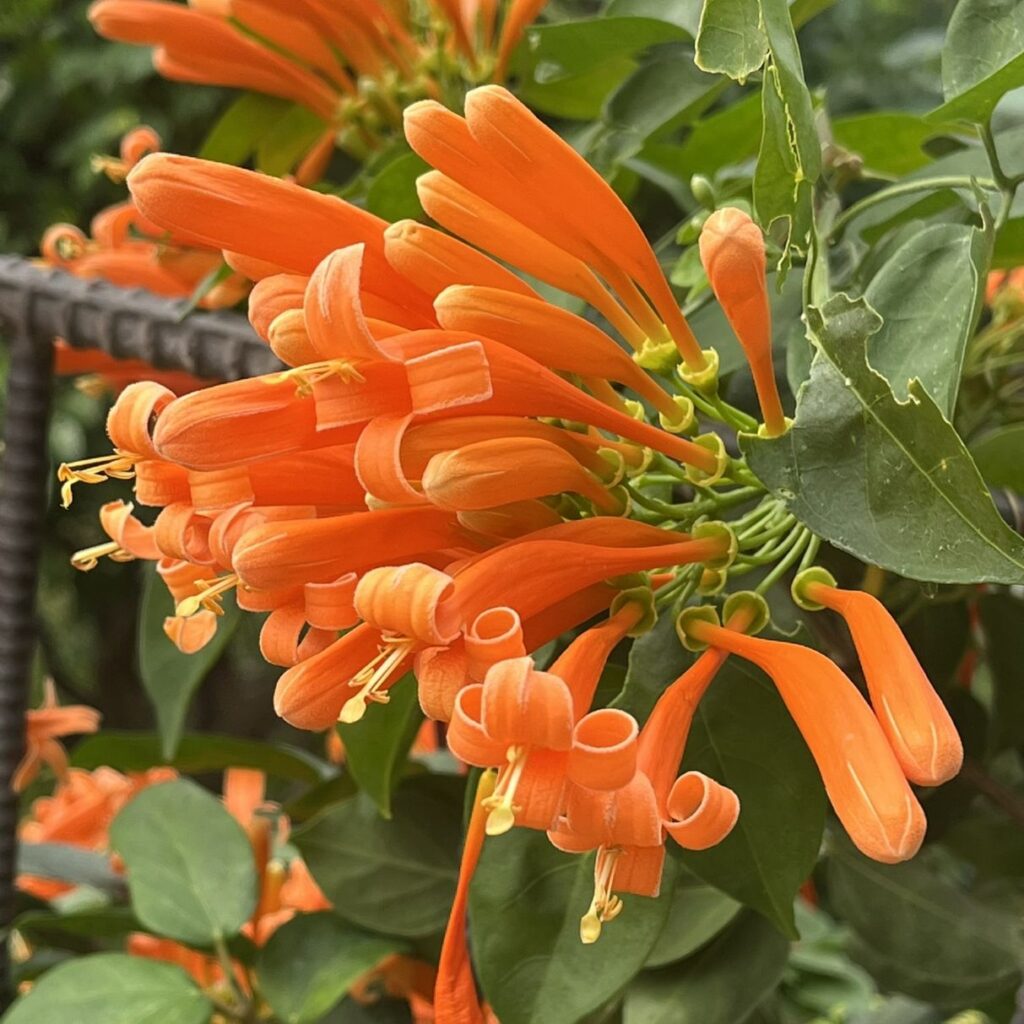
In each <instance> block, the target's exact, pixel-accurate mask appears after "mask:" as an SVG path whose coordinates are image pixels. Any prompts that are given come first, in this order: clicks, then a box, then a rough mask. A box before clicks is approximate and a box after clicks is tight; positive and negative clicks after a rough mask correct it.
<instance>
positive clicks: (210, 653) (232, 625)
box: [139, 565, 241, 759]
mask: <svg viewBox="0 0 1024 1024" xmlns="http://www.w3.org/2000/svg"><path fill="white" fill-rule="evenodd" d="M173 614H174V600H173V598H172V597H171V594H170V591H168V589H167V587H166V586H165V585H164V583H163V581H162V580H161V579H160V577H159V576H158V575H157V572H156V569H155V568H154V567H153V566H152V565H147V566H146V571H145V582H144V583H143V590H142V602H141V604H140V606H139V674H140V675H141V677H142V685H143V688H144V689H145V691H146V693H147V694H148V695H149V699H150V700H151V701H152V702H153V707H154V709H155V710H156V723H157V729H158V730H159V732H160V739H161V747H162V751H163V756H164V757H165V758H167V759H170V758H173V757H174V753H175V751H176V750H177V748H178V743H179V741H180V740H181V730H182V728H183V727H184V724H185V715H186V713H187V712H188V706H189V703H190V701H191V700H192V696H193V694H194V693H195V692H196V690H197V689H198V687H199V684H200V683H201V682H202V681H203V680H204V679H205V678H206V676H207V674H208V673H209V671H210V669H212V668H213V666H214V665H216V664H217V661H218V659H219V658H220V656H221V653H222V652H223V650H224V648H225V647H226V646H227V643H228V641H229V640H230V639H231V635H232V633H234V631H235V629H236V627H237V626H238V622H239V619H240V618H241V614H240V612H239V611H238V606H237V605H236V604H235V601H234V598H233V597H231V596H230V595H229V596H228V598H227V599H226V600H225V602H224V615H223V617H222V618H220V619H219V620H218V622H217V632H216V633H215V634H214V636H213V639H212V640H211V641H210V642H209V643H208V644H207V645H206V646H205V647H204V648H203V649H202V650H201V651H196V653H195V654H182V653H181V651H179V650H178V648H177V647H175V646H174V644H173V643H171V641H170V640H169V639H168V637H167V635H166V634H165V633H164V619H166V618H167V617H168V616H171V615H173Z"/></svg>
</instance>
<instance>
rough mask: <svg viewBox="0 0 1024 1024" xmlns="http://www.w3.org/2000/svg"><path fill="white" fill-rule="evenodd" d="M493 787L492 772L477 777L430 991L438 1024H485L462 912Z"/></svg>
mask: <svg viewBox="0 0 1024 1024" xmlns="http://www.w3.org/2000/svg"><path fill="white" fill-rule="evenodd" d="M494 783H495V776H494V772H489V771H485V772H484V773H483V774H482V775H481V776H480V780H479V782H478V783H477V787H476V794H475V796H474V799H473V813H472V815H471V816H470V819H469V828H468V829H467V830H466V841H465V845H464V846H463V849H462V863H461V865H460V866H459V881H458V885H457V886H456V889H455V900H454V902H453V903H452V909H451V912H450V913H449V915H448V927H447V928H446V929H445V933H444V943H443V945H442V946H441V959H440V962H439V963H438V968H437V984H436V987H435V988H434V1015H435V1019H436V1020H437V1021H438V1022H441V1024H486V1021H487V1017H486V1015H485V1013H484V1010H483V1008H482V1007H481V1005H480V998H479V996H478V995H477V991H476V983H475V982H474V980H473V966H472V964H471V962H470V959H469V949H468V948H467V945H466V912H467V910H468V908H469V886H470V882H471V881H472V879H473V873H474V872H475V871H476V866H477V864H478V863H479V862H480V854H481V852H482V851H483V846H484V827H485V823H486V821H487V818H488V810H487V805H488V801H489V800H490V798H491V794H492V793H493V791H494Z"/></svg>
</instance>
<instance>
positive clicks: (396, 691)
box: [338, 677, 423, 818]
mask: <svg viewBox="0 0 1024 1024" xmlns="http://www.w3.org/2000/svg"><path fill="white" fill-rule="evenodd" d="M389 693H390V696H391V699H390V700H389V701H388V703H387V704H382V705H380V706H379V707H375V708H374V709H373V713H372V714H369V715H367V716H366V717H365V718H364V719H363V720H362V721H361V722H354V723H353V724H351V725H339V726H338V734H339V735H340V736H341V739H342V742H344V744H345V767H346V768H347V769H348V771H349V773H350V774H351V776H352V778H353V779H355V781H356V784H357V785H358V786H359V788H360V789H361V790H362V791H363V792H364V793H366V794H367V795H368V796H369V797H371V798H372V799H373V801H374V803H376V804H377V806H378V807H379V808H380V813H381V814H383V815H384V817H385V818H390V817H391V792H392V790H393V789H394V788H395V785H396V783H397V781H398V777H399V775H400V773H401V768H402V766H403V765H404V764H405V759H406V755H407V754H408V753H409V747H411V746H412V741H413V740H414V739H415V738H416V733H417V732H418V731H419V727H420V723H421V722H422V721H423V713H422V712H421V711H420V705H419V701H418V699H417V696H416V683H415V680H413V679H412V678H411V677H410V678H407V679H404V680H400V681H399V685H396V686H393V687H392V688H391V690H390V691H389Z"/></svg>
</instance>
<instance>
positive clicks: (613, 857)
mask: <svg viewBox="0 0 1024 1024" xmlns="http://www.w3.org/2000/svg"><path fill="white" fill-rule="evenodd" d="M621 855H622V850H621V849H620V848H618V847H607V846H600V847H598V850H597V860H595V861H594V898H593V899H592V900H591V901H590V906H589V907H588V908H587V912H586V913H585V914H584V915H583V917H582V918H580V941H581V942H583V943H584V944H585V945H588V946H589V945H591V944H592V943H595V942H597V940H598V939H599V938H600V937H601V926H602V925H603V924H607V923H608V922H609V921H613V920H614V919H615V918H616V917H618V916H619V914H621V913H622V900H620V899H619V897H618V896H616V895H615V894H614V893H613V892H612V886H613V885H614V884H615V866H616V864H617V863H618V860H619V857H620V856H621Z"/></svg>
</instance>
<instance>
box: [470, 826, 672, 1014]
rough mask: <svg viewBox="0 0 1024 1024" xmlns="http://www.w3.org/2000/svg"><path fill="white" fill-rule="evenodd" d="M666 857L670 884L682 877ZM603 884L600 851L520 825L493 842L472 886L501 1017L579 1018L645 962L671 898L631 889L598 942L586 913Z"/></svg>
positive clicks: (482, 958)
mask: <svg viewBox="0 0 1024 1024" xmlns="http://www.w3.org/2000/svg"><path fill="white" fill-rule="evenodd" d="M673 867H674V865H673V864H672V863H671V861H666V872H665V878H664V880H663V883H662V884H663V885H664V886H665V888H666V889H667V888H668V887H669V886H670V885H671V883H672V878H673ZM593 891H594V856H593V854H591V855H589V856H586V857H581V856H573V855H570V854H566V853H561V852H560V851H558V850H556V849H555V848H554V847H553V846H552V845H551V843H550V842H549V841H548V839H547V837H546V836H545V835H544V834H543V833H542V832H531V831H529V830H528V829H515V830H513V831H512V832H510V833H508V834H507V835H504V836H501V837H500V838H497V839H489V840H488V841H487V842H486V843H485V844H484V851H483V855H482V857H481V859H480V864H479V865H478V867H477V870H476V874H475V876H474V878H473V887H472V889H471V890H470V927H471V934H472V947H473V963H474V965H475V967H476V969H477V974H478V976H479V978H480V982H481V985H482V986H483V990H484V995H485V996H486V998H487V1000H488V1002H490V1003H491V1005H492V1006H493V1007H494V1012H495V1014H496V1015H497V1017H498V1019H499V1020H500V1021H501V1024H576V1022H577V1021H581V1020H583V1018H585V1017H586V1015H587V1014H589V1013H591V1012H592V1011H593V1010H596V1009H597V1008H598V1007H599V1006H602V1005H603V1004H604V1003H605V1002H607V1001H608V1000H609V999H610V998H611V997H613V996H614V995H615V994H616V993H618V992H619V991H620V990H621V989H622V988H623V987H624V986H625V985H626V983H627V982H629V981H630V979H631V978H633V977H634V976H635V975H636V973H637V972H638V971H639V970H640V968H641V967H642V966H643V963H644V961H645V960H646V958H647V955H648V953H649V952H650V950H651V948H652V947H653V945H654V943H655V941H656V940H657V937H658V934H659V933H660V932H661V929H662V927H663V925H664V922H665V919H666V915H667V913H668V908H669V903H670V901H669V900H666V899H645V898H644V897H642V896H628V895H627V896H626V897H625V898H624V903H625V907H624V909H623V911H622V913H621V914H620V915H619V916H618V917H617V918H615V920H614V921H611V922H609V923H608V924H606V925H605V926H604V928H603V930H602V932H601V937H600V939H599V940H598V941H597V942H596V943H594V944H593V945H590V946H585V945H583V943H582V942H580V918H581V917H582V916H583V915H584V914H585V913H586V912H587V907H588V906H589V905H590V901H591V899H592V897H593Z"/></svg>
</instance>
